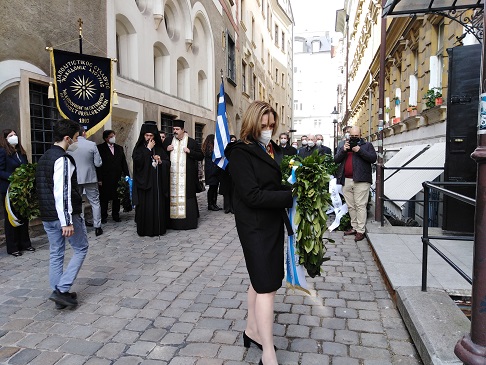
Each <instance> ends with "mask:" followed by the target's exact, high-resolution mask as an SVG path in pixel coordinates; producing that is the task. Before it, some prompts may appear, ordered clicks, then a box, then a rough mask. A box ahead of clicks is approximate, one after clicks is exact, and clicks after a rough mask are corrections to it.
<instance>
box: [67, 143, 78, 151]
mask: <svg viewBox="0 0 486 365" xmlns="http://www.w3.org/2000/svg"><path fill="white" fill-rule="evenodd" d="M77 149H78V142H74V141H73V143H71V144H70V145H69V146H68V148H67V150H68V151H69V152H74V151H76V150H77Z"/></svg>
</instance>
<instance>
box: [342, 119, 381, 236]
mask: <svg viewBox="0 0 486 365" xmlns="http://www.w3.org/2000/svg"><path fill="white" fill-rule="evenodd" d="M334 161H335V162H336V163H340V165H339V168H338V171H337V182H338V184H341V185H343V195H344V199H345V200H346V204H347V206H348V211H349V216H350V217H351V229H349V230H348V231H346V232H344V235H345V236H349V235H354V236H355V237H354V240H355V241H361V240H362V239H364V234H365V227H366V216H367V212H366V205H367V204H368V197H369V191H370V186H371V183H372V178H371V165H372V164H373V163H375V161H376V152H375V148H374V147H373V145H372V144H371V143H369V142H366V141H365V140H364V139H362V138H361V130H360V129H359V127H356V126H354V127H352V128H351V129H350V131H349V139H347V140H346V141H345V142H344V145H343V146H342V147H340V148H338V150H337V152H336V155H335V156H334Z"/></svg>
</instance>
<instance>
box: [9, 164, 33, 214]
mask: <svg viewBox="0 0 486 365" xmlns="http://www.w3.org/2000/svg"><path fill="white" fill-rule="evenodd" d="M36 167H37V164H36V163H27V164H23V165H20V166H19V167H17V168H16V169H15V171H14V172H13V173H12V175H10V177H9V178H8V180H9V181H10V185H9V187H8V191H9V196H10V204H11V205H12V208H13V210H14V211H15V212H16V214H18V216H19V218H21V219H22V220H26V221H29V220H31V219H33V218H36V217H38V216H39V215H40V210H39V202H38V200H37V192H36V188H35V169H36Z"/></svg>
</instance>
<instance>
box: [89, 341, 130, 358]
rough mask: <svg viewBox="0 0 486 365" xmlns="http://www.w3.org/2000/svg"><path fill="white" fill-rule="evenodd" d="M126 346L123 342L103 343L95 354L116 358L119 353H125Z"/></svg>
mask: <svg viewBox="0 0 486 365" xmlns="http://www.w3.org/2000/svg"><path fill="white" fill-rule="evenodd" d="M127 348H128V346H127V345H126V344H123V343H114V342H110V343H107V344H105V345H104V346H103V347H102V348H100V349H99V350H98V352H96V356H98V357H103V358H106V359H117V358H119V357H120V355H121V354H123V353H125V351H126V349H127Z"/></svg>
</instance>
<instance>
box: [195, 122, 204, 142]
mask: <svg viewBox="0 0 486 365" xmlns="http://www.w3.org/2000/svg"><path fill="white" fill-rule="evenodd" d="M194 128H195V130H194V139H195V140H196V142H197V145H198V146H199V147H201V146H202V143H203V129H204V124H199V123H196V125H195V126H194Z"/></svg>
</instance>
